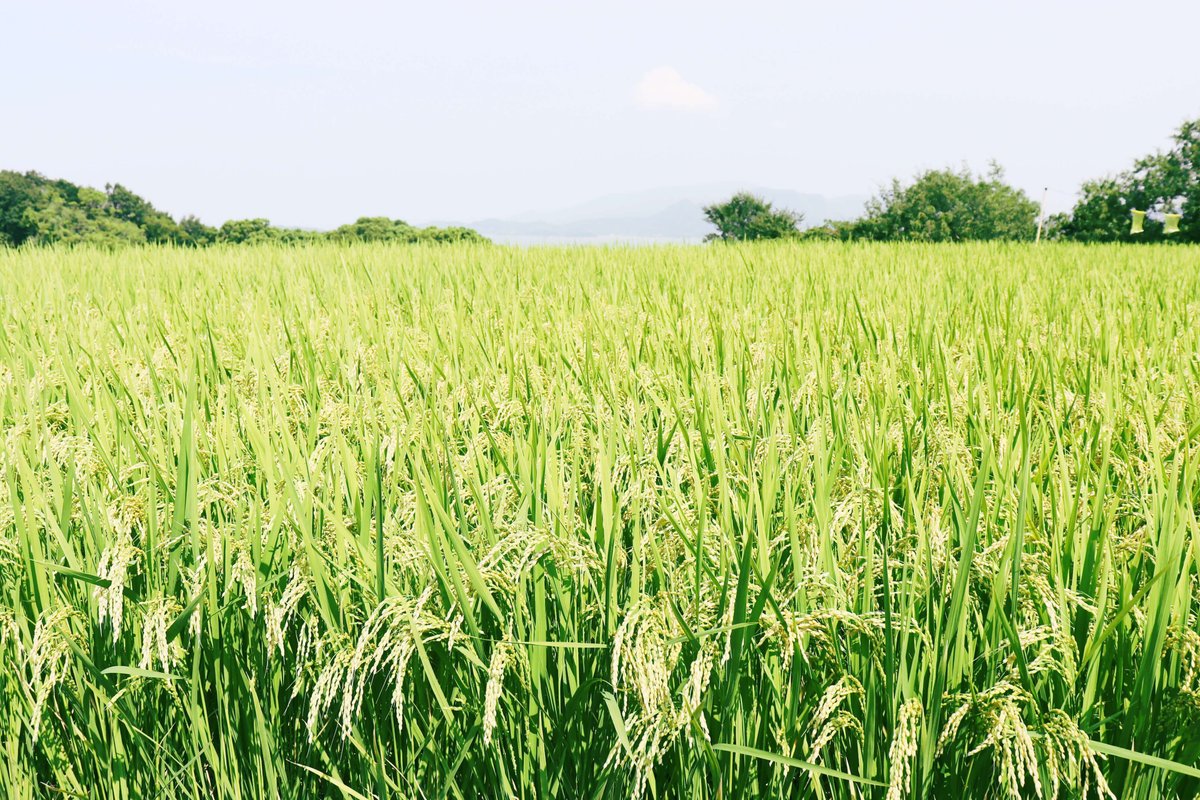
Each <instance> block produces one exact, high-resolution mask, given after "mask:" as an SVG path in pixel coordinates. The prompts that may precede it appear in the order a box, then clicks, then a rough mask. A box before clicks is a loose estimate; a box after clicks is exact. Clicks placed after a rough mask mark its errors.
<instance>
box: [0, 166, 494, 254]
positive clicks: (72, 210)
mask: <svg viewBox="0 0 1200 800" xmlns="http://www.w3.org/2000/svg"><path fill="white" fill-rule="evenodd" d="M328 240H333V241H346V242H349V241H364V242H401V243H416V242H486V241H487V239H486V238H484V237H483V236H482V235H480V234H479V233H478V232H476V231H474V230H471V229H470V228H462V227H445V228H438V227H427V228H422V227H417V226H414V225H409V224H408V223H407V222H404V221H403V220H398V219H389V218H387V217H360V218H359V219H358V220H357V221H355V222H352V223H350V224H349V225H342V226H341V227H339V228H337V229H335V230H332V231H312V230H304V229H301V228H280V227H277V226H274V225H272V224H271V223H270V222H269V221H268V220H265V219H239V220H230V221H228V222H226V223H225V224H223V225H221V226H220V227H212V226H210V225H205V224H204V223H203V222H201V221H200V220H199V219H197V218H196V217H195V216H192V215H188V216H185V217H182V218H181V219H179V220H176V219H174V218H173V217H172V216H171V215H170V214H168V213H166V212H165V211H160V210H159V209H157V208H155V207H154V206H153V205H151V204H150V203H149V202H148V201H147V200H145V199H144V198H142V197H139V196H138V195H136V194H134V193H133V192H131V191H130V190H129V189H126V188H125V187H124V186H122V185H121V184H119V183H115V184H109V185H107V186H105V187H104V191H100V190H99V189H93V188H91V187H88V186H77V185H75V184H73V183H71V182H70V181H66V180H60V179H52V178H47V177H45V176H43V175H41V174H39V173H37V172H12V171H0V246H10V247H18V246H20V245H23V244H59V243H61V244H96V245H102V246H112V245H124V244H146V243H151V244H175V245H181V246H188V247H204V246H207V245H212V244H220V243H225V244H252V243H258V242H284V243H300V242H314V241H328Z"/></svg>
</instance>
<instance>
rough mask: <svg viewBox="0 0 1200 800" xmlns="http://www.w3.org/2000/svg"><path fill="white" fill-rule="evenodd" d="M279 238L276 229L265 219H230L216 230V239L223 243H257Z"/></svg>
mask: <svg viewBox="0 0 1200 800" xmlns="http://www.w3.org/2000/svg"><path fill="white" fill-rule="evenodd" d="M277 238H279V235H278V230H277V229H275V228H272V227H271V222H270V220H266V219H261V218H258V219H231V220H229V221H228V222H226V223H225V224H224V225H222V226H221V228H220V230H218V231H217V241H219V242H222V243H225V244H257V243H259V242H269V241H272V240H274V239H277Z"/></svg>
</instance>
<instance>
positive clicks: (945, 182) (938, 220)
mask: <svg viewBox="0 0 1200 800" xmlns="http://www.w3.org/2000/svg"><path fill="white" fill-rule="evenodd" d="M1037 215H1038V206H1037V203H1035V202H1033V201H1032V200H1030V199H1029V197H1028V196H1027V195H1026V194H1025V193H1024V192H1022V191H1021V190H1020V189H1016V188H1013V187H1012V186H1009V185H1008V184H1006V183H1005V182H1004V172H1003V170H1002V169H1001V168H1000V166H999V165H997V164H995V163H993V164H992V167H991V169H990V171H989V172H988V174H987V175H981V176H978V177H976V176H975V175H973V174H972V173H971V172H970V170H967V169H963V170H962V171H960V172H956V171H954V170H951V169H945V170H929V171H927V172H924V173H921V174H920V175H918V176H917V178H916V180H915V181H914V182H913V183H912V184H911V185H908V186H905V185H903V184H901V183H900V181H899V180H894V181H892V185H891V187H889V188H887V189H884V190H883V191H882V192H880V194H879V196H878V197H876V198H873V199H872V200H870V201H869V202H868V203H867V209H866V215H865V216H864V217H863V218H862V219H860V220H856V221H854V222H850V223H842V225H841V228H840V230H841V232H842V235H843V236H844V237H845V238H850V239H875V240H907V241H918V242H962V241H969V240H988V239H1033V238H1034V234H1035V233H1036V230H1037V228H1036V225H1037Z"/></svg>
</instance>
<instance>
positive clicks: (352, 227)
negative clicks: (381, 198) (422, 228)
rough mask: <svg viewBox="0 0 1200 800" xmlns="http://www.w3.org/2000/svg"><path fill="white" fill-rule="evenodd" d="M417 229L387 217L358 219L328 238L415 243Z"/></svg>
mask: <svg viewBox="0 0 1200 800" xmlns="http://www.w3.org/2000/svg"><path fill="white" fill-rule="evenodd" d="M419 233H420V232H419V231H418V229H416V228H414V227H413V226H412V225H409V224H408V223H407V222H405V221H404V220H400V219H389V218H388V217H359V218H358V219H357V220H355V221H354V222H352V223H350V224H349V225H342V226H341V227H339V228H336V229H335V230H333V231H330V233H329V238H330V239H335V240H338V241H357V242H415V241H416V240H417V238H418V236H419Z"/></svg>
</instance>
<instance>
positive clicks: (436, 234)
mask: <svg viewBox="0 0 1200 800" xmlns="http://www.w3.org/2000/svg"><path fill="white" fill-rule="evenodd" d="M418 241H422V242H436V243H438V244H454V243H459V242H463V243H465V242H470V243H473V244H487V243H488V242H490V241H491V240H490V239H488V238H487V237H486V236H484V235H483V234H481V233H480V232H479V231H476V230H474V229H472V228H463V227H460V226H457V225H452V226H450V227H446V228H435V227H429V228H422V229H421V231H420V233H419V235H418Z"/></svg>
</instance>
